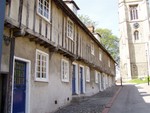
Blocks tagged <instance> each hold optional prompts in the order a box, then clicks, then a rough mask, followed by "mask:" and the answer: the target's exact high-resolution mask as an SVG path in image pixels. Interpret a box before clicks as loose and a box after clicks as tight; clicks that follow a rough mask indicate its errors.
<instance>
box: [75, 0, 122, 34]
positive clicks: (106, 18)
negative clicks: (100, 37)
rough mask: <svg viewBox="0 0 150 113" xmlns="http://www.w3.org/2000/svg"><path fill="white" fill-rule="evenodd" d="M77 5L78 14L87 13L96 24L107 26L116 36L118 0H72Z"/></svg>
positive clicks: (102, 26) (100, 26) (99, 26)
mask: <svg viewBox="0 0 150 113" xmlns="http://www.w3.org/2000/svg"><path fill="white" fill-rule="evenodd" d="M74 1H75V2H76V4H77V5H78V6H79V8H80V10H79V11H78V14H83V15H87V16H89V17H90V18H91V20H93V21H95V22H96V23H97V24H98V25H97V26H96V28H107V29H110V30H111V31H112V33H113V34H114V35H116V36H118V35H119V33H118V0H74Z"/></svg>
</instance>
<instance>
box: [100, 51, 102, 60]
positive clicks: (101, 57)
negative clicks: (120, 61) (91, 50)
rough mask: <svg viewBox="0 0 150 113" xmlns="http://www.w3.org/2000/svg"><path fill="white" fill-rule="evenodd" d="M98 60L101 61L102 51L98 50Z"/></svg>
mask: <svg viewBox="0 0 150 113" xmlns="http://www.w3.org/2000/svg"><path fill="white" fill-rule="evenodd" d="M99 60H100V61H102V51H101V50H99Z"/></svg>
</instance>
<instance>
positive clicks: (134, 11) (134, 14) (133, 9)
mask: <svg viewBox="0 0 150 113" xmlns="http://www.w3.org/2000/svg"><path fill="white" fill-rule="evenodd" d="M129 12H130V20H132V21H134V20H138V19H139V15H138V4H134V5H129Z"/></svg>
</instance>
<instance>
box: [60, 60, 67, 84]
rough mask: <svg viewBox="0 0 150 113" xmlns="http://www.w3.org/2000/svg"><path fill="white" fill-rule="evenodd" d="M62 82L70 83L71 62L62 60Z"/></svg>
mask: <svg viewBox="0 0 150 113" xmlns="http://www.w3.org/2000/svg"><path fill="white" fill-rule="evenodd" d="M61 80H62V81H63V82H69V62H68V61H67V60H64V59H62V60H61Z"/></svg>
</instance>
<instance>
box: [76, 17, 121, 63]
mask: <svg viewBox="0 0 150 113" xmlns="http://www.w3.org/2000/svg"><path fill="white" fill-rule="evenodd" d="M78 17H79V19H80V20H81V21H82V22H83V23H84V24H85V25H86V26H87V27H88V26H94V27H95V26H96V22H94V21H92V20H91V19H90V18H89V17H88V16H87V15H78ZM96 32H97V33H99V34H100V35H101V39H100V41H101V44H102V45H103V46H104V48H105V49H106V50H107V51H108V52H109V53H110V55H111V56H112V57H113V58H114V60H115V61H116V62H117V63H118V64H119V38H117V37H116V36H115V35H113V34H112V32H111V30H109V29H102V28H97V29H96Z"/></svg>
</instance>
